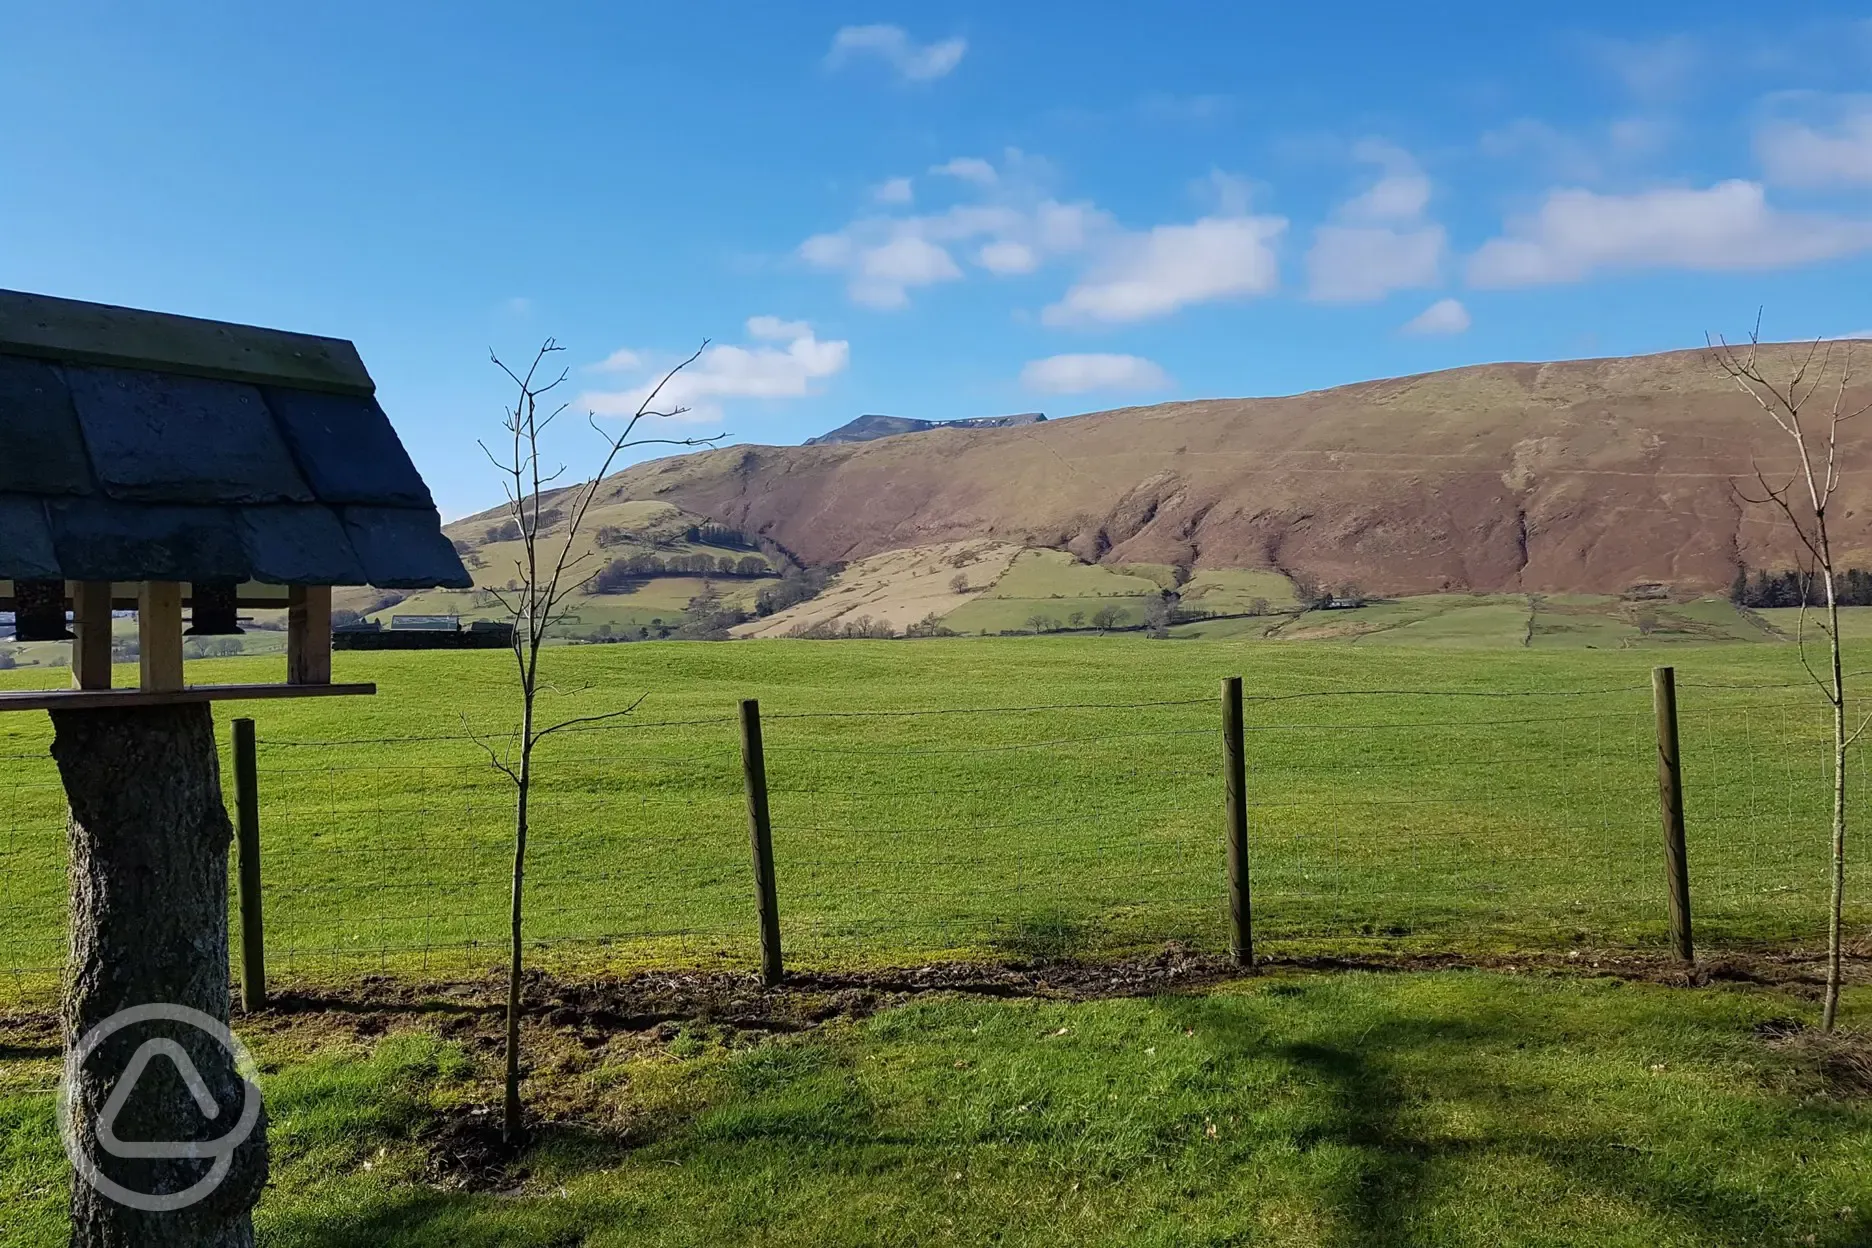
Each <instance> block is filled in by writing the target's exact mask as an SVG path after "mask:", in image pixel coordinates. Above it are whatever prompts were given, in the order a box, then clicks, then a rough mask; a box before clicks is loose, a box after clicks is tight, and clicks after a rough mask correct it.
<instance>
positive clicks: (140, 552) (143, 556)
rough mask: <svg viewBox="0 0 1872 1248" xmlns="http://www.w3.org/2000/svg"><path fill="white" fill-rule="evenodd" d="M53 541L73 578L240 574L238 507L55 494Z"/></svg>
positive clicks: (245, 571)
mask: <svg viewBox="0 0 1872 1248" xmlns="http://www.w3.org/2000/svg"><path fill="white" fill-rule="evenodd" d="M46 508H47V511H48V512H49V514H50V516H51V520H52V548H53V550H54V551H56V552H57V554H58V562H59V567H60V569H61V570H62V571H63V573H64V575H65V577H66V578H67V579H68V580H74V581H244V580H247V579H248V575H249V573H250V571H251V566H250V561H249V559H248V557H247V550H246V547H245V545H244V544H243V543H242V541H241V533H240V527H239V525H238V523H237V521H236V516H235V512H234V511H233V509H231V508H227V507H175V506H167V505H161V504H138V503H121V502H113V501H110V500H108V499H52V500H50V501H48V502H47V504H46Z"/></svg>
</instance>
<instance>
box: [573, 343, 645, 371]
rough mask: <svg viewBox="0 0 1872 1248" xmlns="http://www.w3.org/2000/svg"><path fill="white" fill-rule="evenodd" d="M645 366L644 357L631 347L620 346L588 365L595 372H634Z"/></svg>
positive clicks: (589, 369)
mask: <svg viewBox="0 0 1872 1248" xmlns="http://www.w3.org/2000/svg"><path fill="white" fill-rule="evenodd" d="M643 366H644V361H643V357H642V356H641V355H638V354H637V353H636V352H635V351H633V350H631V349H630V348H629V347H619V348H618V349H617V350H615V351H613V352H612V353H611V354H610V355H607V356H605V358H604V359H602V360H599V361H598V362H597V363H596V364H592V365H588V366H587V368H588V371H590V372H594V373H634V372H636V371H637V370H638V369H640V368H642V367H643Z"/></svg>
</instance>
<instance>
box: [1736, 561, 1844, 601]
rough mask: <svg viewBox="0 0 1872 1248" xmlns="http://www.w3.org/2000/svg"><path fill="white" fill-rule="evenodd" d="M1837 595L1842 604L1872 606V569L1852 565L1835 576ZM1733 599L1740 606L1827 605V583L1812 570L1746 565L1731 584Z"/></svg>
mask: <svg viewBox="0 0 1872 1248" xmlns="http://www.w3.org/2000/svg"><path fill="white" fill-rule="evenodd" d="M1833 596H1834V599H1835V601H1837V602H1838V603H1839V604H1840V605H1841V606H1842V607H1872V572H1867V571H1866V570H1865V569H1864V568H1848V569H1847V570H1846V572H1845V574H1844V575H1839V576H1835V577H1834V578H1833ZM1729 601H1731V602H1733V603H1735V604H1736V605H1737V606H1739V607H1799V606H1809V607H1820V606H1825V605H1826V586H1825V585H1822V584H1821V583H1820V579H1819V578H1818V577H1816V576H1814V575H1813V574H1812V573H1810V572H1795V571H1789V572H1770V571H1768V570H1767V569H1765V568H1758V569H1756V570H1755V573H1754V574H1753V575H1750V573H1749V570H1748V568H1747V567H1746V566H1744V567H1741V568H1738V569H1737V570H1736V577H1735V581H1734V582H1733V583H1732V584H1731V585H1730V586H1729Z"/></svg>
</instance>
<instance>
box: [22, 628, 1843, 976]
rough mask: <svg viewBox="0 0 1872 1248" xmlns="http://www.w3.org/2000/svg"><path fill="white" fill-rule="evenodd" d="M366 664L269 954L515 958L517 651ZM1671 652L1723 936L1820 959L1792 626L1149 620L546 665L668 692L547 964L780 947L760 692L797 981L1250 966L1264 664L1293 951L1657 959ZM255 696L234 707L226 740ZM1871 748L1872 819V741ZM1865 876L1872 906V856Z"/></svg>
mask: <svg viewBox="0 0 1872 1248" xmlns="http://www.w3.org/2000/svg"><path fill="white" fill-rule="evenodd" d="M1855 654H1856V655H1857V657H1858V661H1860V662H1861V663H1864V661H1865V659H1866V658H1872V654H1859V652H1857V651H1856V652H1855ZM335 658H336V674H337V676H338V678H339V679H341V680H362V679H369V680H375V681H377V682H378V683H379V686H380V689H381V692H380V693H379V694H378V695H377V696H376V697H374V698H359V699H343V700H339V699H332V700H314V701H304V702H286V703H269V704H255V705H253V706H252V707H251V708H249V709H250V713H251V714H252V715H253V716H254V717H255V719H256V722H257V725H258V736H259V740H260V743H261V745H260V772H261V775H260V789H261V794H262V824H263V841H264V875H265V882H266V894H265V895H266V908H267V938H268V945H269V951H270V952H269V957H270V959H271V962H272V965H273V966H274V967H275V968H276V969H277V970H278V972H279V973H281V974H283V975H288V976H293V975H298V976H308V975H318V976H325V975H337V976H350V975H355V974H357V973H360V972H361V971H363V970H375V969H379V968H382V969H406V970H412V971H415V972H418V973H420V972H425V971H426V972H429V973H439V972H440V971H441V969H443V968H445V967H453V968H459V967H460V966H461V965H462V964H463V963H464V960H465V961H466V964H468V965H470V966H485V965H486V964H487V963H488V962H489V961H491V960H492V958H493V951H494V949H496V948H497V947H498V941H499V938H500V932H501V930H502V926H503V920H504V915H505V899H506V892H507V883H506V875H507V866H506V857H507V854H508V843H509V831H508V819H509V810H510V797H511V794H510V791H509V790H508V788H507V787H506V782H505V781H504V780H502V779H501V778H500V777H499V776H498V775H497V774H496V773H495V772H494V771H493V770H492V769H491V768H490V767H489V766H488V764H487V762H486V760H485V757H484V756H483V754H482V753H481V750H480V748H479V747H478V746H477V745H476V744H475V743H474V742H473V741H471V740H468V739H464V737H463V734H464V731H465V729H467V728H473V729H475V730H478V731H483V732H499V731H501V730H503V729H505V728H506V727H507V726H508V725H510V724H511V722H512V721H511V709H510V703H509V700H510V693H509V692H508V682H509V667H508V664H509V663H510V659H509V658H508V656H506V655H504V654H502V653H499V652H464V653H456V652H447V653H441V652H432V653H423V652H414V653H340V654H339V655H337V656H335ZM1660 660H1663V661H1671V662H1674V663H1676V664H1677V665H1678V668H1679V676H1680V680H1681V682H1682V685H1683V692H1682V698H1681V701H1682V708H1683V739H1684V746H1683V750H1684V758H1685V769H1686V784H1687V789H1688V805H1689V815H1690V858H1691V870H1692V876H1693V887H1694V890H1695V904H1696V912H1697V925H1698V930H1699V933H1700V935H1701V937H1702V939H1703V940H1704V941H1705V942H1707V943H1710V944H1713V945H1723V944H1730V945H1742V944H1747V945H1763V944H1766V945H1776V946H1787V945H1806V944H1810V943H1811V942H1813V941H1814V940H1816V939H1817V938H1818V935H1819V933H1820V931H1821V922H1820V916H1821V912H1822V905H1823V897H1824V880H1825V869H1824V862H1825V853H1826V850H1825V845H1826V833H1825V826H1826V823H1825V803H1826V798H1827V789H1826V782H1825V776H1824V767H1825V759H1826V753H1825V745H1824V741H1825V733H1826V731H1827V729H1826V720H1825V717H1824V715H1823V714H1822V713H1821V712H1822V710H1823V707H1822V704H1821V703H1820V702H1819V701H1818V700H1817V698H1816V697H1815V696H1814V695H1813V694H1812V691H1811V690H1808V689H1804V688H1802V687H1800V686H1799V685H1798V684H1797V683H1795V682H1797V681H1798V680H1799V679H1800V672H1799V667H1798V665H1797V663H1796V661H1795V657H1794V652H1793V648H1792V647H1791V646H1787V645H1726V646H1717V645H1710V646H1698V647H1694V648H1686V647H1684V646H1682V645H1670V646H1663V645H1658V646H1651V647H1646V648H1636V649H1621V650H1604V651H1599V650H1593V651H1586V650H1569V651H1544V650H1541V649H1539V648H1536V649H1533V650H1523V649H1518V648H1517V649H1504V650H1493V649H1486V648H1477V649H1471V650H1466V651H1465V652H1464V654H1463V657H1462V662H1461V663H1460V665H1455V666H1453V665H1452V664H1451V663H1450V662H1449V660H1448V658H1447V657H1446V654H1445V652H1444V651H1443V650H1442V649H1441V648H1440V647H1435V646H1423V647H1405V646H1385V645H1380V644H1376V643H1375V642H1374V641H1373V640H1372V639H1366V640H1361V641H1360V642H1358V644H1356V645H1349V646H1348V645H1344V644H1306V643H1293V644H1279V645H1273V644H1267V643H1265V642H1253V643H1248V642H1232V641H1226V640H1221V641H1208V640H1182V641H1175V640H1173V641H1168V642H1153V641H1149V640H1146V639H1144V638H1142V637H1139V636H1136V635H1124V636H1111V637H1102V638H1101V637H1093V636H1085V637H1061V638H1031V639H1029V638H1023V639H995V640H980V639H953V640H932V641H921V642H877V643H869V642H817V643H815V642H761V643H747V644H740V643H735V644H726V645H724V644H713V645H711V644H681V645H679V644H668V643H662V644H656V645H632V646H621V647H616V646H614V647H569V648H563V649H554V650H553V651H551V652H550V653H549V655H548V675H549V677H550V679H551V680H552V681H553V682H555V685H556V687H557V688H558V689H560V690H562V691H564V692H562V693H561V694H559V695H556V696H554V697H552V698H550V699H548V704H547V713H548V714H567V715H571V714H587V713H591V712H594V711H602V710H607V709H614V708H617V707H621V706H623V705H626V704H628V703H629V702H630V701H631V700H632V699H635V698H636V697H638V696H639V695H644V696H645V701H644V702H643V704H642V706H641V707H640V708H639V709H638V711H637V712H636V713H635V714H634V715H633V716H631V717H630V718H628V719H626V720H623V721H618V722H616V723H615V724H613V725H611V726H607V727H603V728H600V729H597V730H595V731H585V732H573V733H568V734H564V735H563V736H560V737H557V738H555V739H554V740H553V741H552V742H551V743H550V744H549V745H548V746H547V747H545V750H544V752H543V753H542V755H541V758H540V764H541V780H540V789H539V792H538V794H537V800H536V812H535V837H534V842H533V844H534V848H533V850H532V855H531V871H530V877H529V898H530V906H531V909H530V919H529V928H528V930H529V932H530V934H531V935H532V937H533V938H534V939H536V940H537V941H539V942H542V944H543V945H544V946H546V948H544V949H543V950H542V953H541V957H542V958H543V959H544V960H545V961H546V962H547V963H548V964H557V965H566V966H573V965H586V964H588V963H591V962H605V963H609V964H615V965H640V964H645V963H672V962H677V963H686V964H708V965H722V964H726V965H747V964H749V963H750V962H751V961H752V958H753V942H754V937H755V931H754V924H753V920H752V907H751V901H750V899H751V896H752V889H751V885H750V883H749V878H748V866H747V850H746V843H747V842H746V831H745V814H744V798H743V794H742V786H741V774H740V772H741V769H740V759H739V753H738V737H737V729H736V726H735V723H734V719H733V715H734V708H735V705H736V703H737V702H738V700H739V699H741V698H744V697H757V698H758V699H759V700H760V701H761V704H762V707H763V711H764V714H765V715H766V717H767V722H766V737H767V752H768V774H769V782H770V785H771V788H772V791H773V796H772V802H773V811H774V826H775V833H774V835H775V846H776V849H775V852H776V858H777V862H778V872H779V880H780V889H779V891H780V899H781V908H782V922H783V927H784V931H785V938H786V943H787V946H788V949H789V951H790V956H791V957H792V958H793V959H794V960H795V962H796V964H815V963H816V964H822V965H823V964H827V963H837V962H848V961H859V962H868V963H903V962H908V961H916V960H921V959H925V958H931V957H939V956H1002V955H1021V954H1026V953H1035V952H1038V953H1068V954H1078V953H1083V954H1094V953H1107V952H1113V951H1118V950H1124V949H1133V948H1138V947H1143V946H1149V945H1153V944H1156V943H1160V942H1162V941H1165V940H1181V941H1184V942H1187V943H1189V944H1191V945H1194V946H1196V947H1199V948H1215V947H1218V946H1219V945H1220V944H1221V942H1222V941H1223V938H1224V927H1223V887H1222V881H1223V869H1222V849H1221V844H1222V842H1221V837H1222V822H1221V820H1222V814H1221V799H1222V781H1221V777H1220V773H1219V765H1220V743H1219V733H1218V722H1219V721H1218V713H1217V709H1216V689H1217V682H1218V679H1219V678H1220V677H1221V676H1222V675H1224V674H1231V673H1239V674H1241V675H1243V676H1244V677H1245V679H1246V681H1247V686H1248V689H1249V692H1250V698H1251V700H1250V703H1249V707H1248V729H1249V750H1248V765H1249V771H1250V778H1249V791H1250V799H1251V812H1250V814H1251V841H1252V849H1251V852H1252V857H1253V866H1254V887H1255V894H1256V925H1257V931H1258V932H1259V934H1260V937H1261V939H1263V940H1264V941H1266V942H1268V943H1269V947H1271V948H1285V949H1290V950H1308V949H1311V950H1321V949H1342V950H1343V949H1380V950H1382V949H1396V950H1421V949H1454V950H1502V949H1516V948H1524V947H1540V948H1554V947H1568V946H1574V945H1594V946H1596V945H1609V946H1628V945H1646V944H1655V943H1656V942H1658V941H1659V940H1660V939H1661V936H1662V931H1663V925H1664V905H1663V898H1662V868H1661V865H1660V862H1659V849H1658V844H1657V841H1658V832H1657V814H1656V802H1657V798H1656V786H1655V779H1654V774H1653V773H1654V759H1653V743H1652V738H1651V732H1652V727H1651V717H1652V713H1651V704H1650V693H1649V673H1650V668H1651V666H1652V665H1653V664H1654V663H1656V662H1658V661H1660ZM277 664H278V661H277V660H260V659H251V660H250V659H223V660H208V661H203V662H201V663H197V664H193V665H191V676H190V679H192V680H241V679H277V678H278V676H277V672H276V670H275V669H276V668H277ZM1868 665H1872V664H1868ZM57 676H58V674H57V673H55V672H45V673H37V672H32V671H20V672H13V673H8V674H6V677H5V680H6V681H7V683H8V684H10V685H25V684H32V683H43V682H45V681H49V680H56V679H57ZM1135 704H1146V705H1135ZM979 708H1009V709H1002V710H988V711H982V710H980V709H979ZM1015 708H1034V709H1015ZM910 712H918V713H910ZM921 712H934V713H927V714H926V713H921ZM233 713H236V712H235V711H234V709H233V708H229V707H225V706H224V707H221V708H219V709H218V710H217V715H218V717H219V720H220V724H221V731H222V733H223V736H224V739H225V736H226V733H227V731H228V729H227V720H228V718H229V716H230V715H231V714H233ZM48 736H49V723H48V721H47V720H46V719H45V717H43V716H41V715H37V714H33V715H23V714H22V715H13V716H8V717H6V719H5V721H4V722H0V765H4V767H5V768H6V776H7V779H6V780H5V781H4V782H0V809H3V810H4V819H5V822H4V824H0V827H4V829H5V832H4V835H3V836H0V871H4V872H5V875H6V878H7V880H8V884H9V904H8V906H7V908H6V910H5V911H4V913H3V914H0V985H7V984H10V985H11V987H10V988H9V989H8V990H9V991H12V992H17V993H25V994H31V993H34V992H44V991H47V990H49V989H50V987H51V986H52V985H53V984H54V982H55V971H56V967H57V965H58V963H59V961H60V959H61V957H62V950H63V945H64V916H65V905H66V902H65V883H64V879H63V855H64V833H63V827H62V818H63V795H62V791H61V790H60V788H59V786H58V780H57V776H56V773H55V771H54V769H53V767H52V765H51V763H50V761H49V759H48V758H47V756H46V746H47V741H48ZM1855 768H1856V770H1855V773H1854V776H1853V782H1852V792H1853V795H1854V798H1855V800H1860V799H1861V798H1863V797H1864V796H1865V788H1866V786H1865V778H1866V777H1865V774H1864V772H1863V770H1860V769H1858V768H1859V763H1858V761H1857V756H1855ZM1852 871H1853V882H1854V886H1855V890H1856V891H1855V896H1856V897H1861V898H1863V897H1865V896H1866V893H1865V889H1864V885H1865V884H1867V883H1868V882H1869V881H1872V872H1868V871H1867V869H1866V867H1865V866H1864V865H1862V860H1855V862H1854V863H1853V867H1852ZM1850 918H1851V921H1852V922H1853V924H1854V930H1855V932H1856V933H1857V932H1860V931H1863V930H1864V928H1865V926H1866V924H1867V922H1868V920H1872V907H1868V906H1866V905H1864V904H1862V903H1857V902H1856V903H1855V905H1854V907H1853V910H1852V913H1851V915H1850ZM8 972H10V974H8Z"/></svg>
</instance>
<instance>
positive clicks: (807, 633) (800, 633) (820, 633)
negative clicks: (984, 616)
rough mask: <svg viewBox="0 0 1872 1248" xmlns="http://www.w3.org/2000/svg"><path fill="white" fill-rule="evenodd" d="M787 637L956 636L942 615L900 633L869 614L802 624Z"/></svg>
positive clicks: (875, 638)
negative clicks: (848, 618) (944, 621)
mask: <svg viewBox="0 0 1872 1248" xmlns="http://www.w3.org/2000/svg"><path fill="white" fill-rule="evenodd" d="M787 635H788V636H789V637H801V638H805V639H806V640H808V641H834V640H871V641H895V640H899V639H905V640H908V639H913V638H917V637H954V636H955V635H956V632H955V630H954V629H952V628H950V627H948V626H947V625H945V624H944V623H943V622H942V617H941V616H939V615H937V614H936V613H935V612H934V611H932V612H930V613H929V614H928V615H926V616H924V617H923V618H922V619H920V620H918V621H916V622H915V623H914V624H906V625H905V626H904V630H903V632H901V633H900V632H898V631H897V628H896V626H895V625H893V624H892V623H891V622H890V621H889V620H878V619H873V618H872V617H871V616H868V615H861V616H858V617H856V618H855V619H850V620H820V621H818V622H817V623H815V624H802V625H800V626H799V627H798V628H795V629H794V630H793V631H792V632H791V633H788V634H787Z"/></svg>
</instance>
